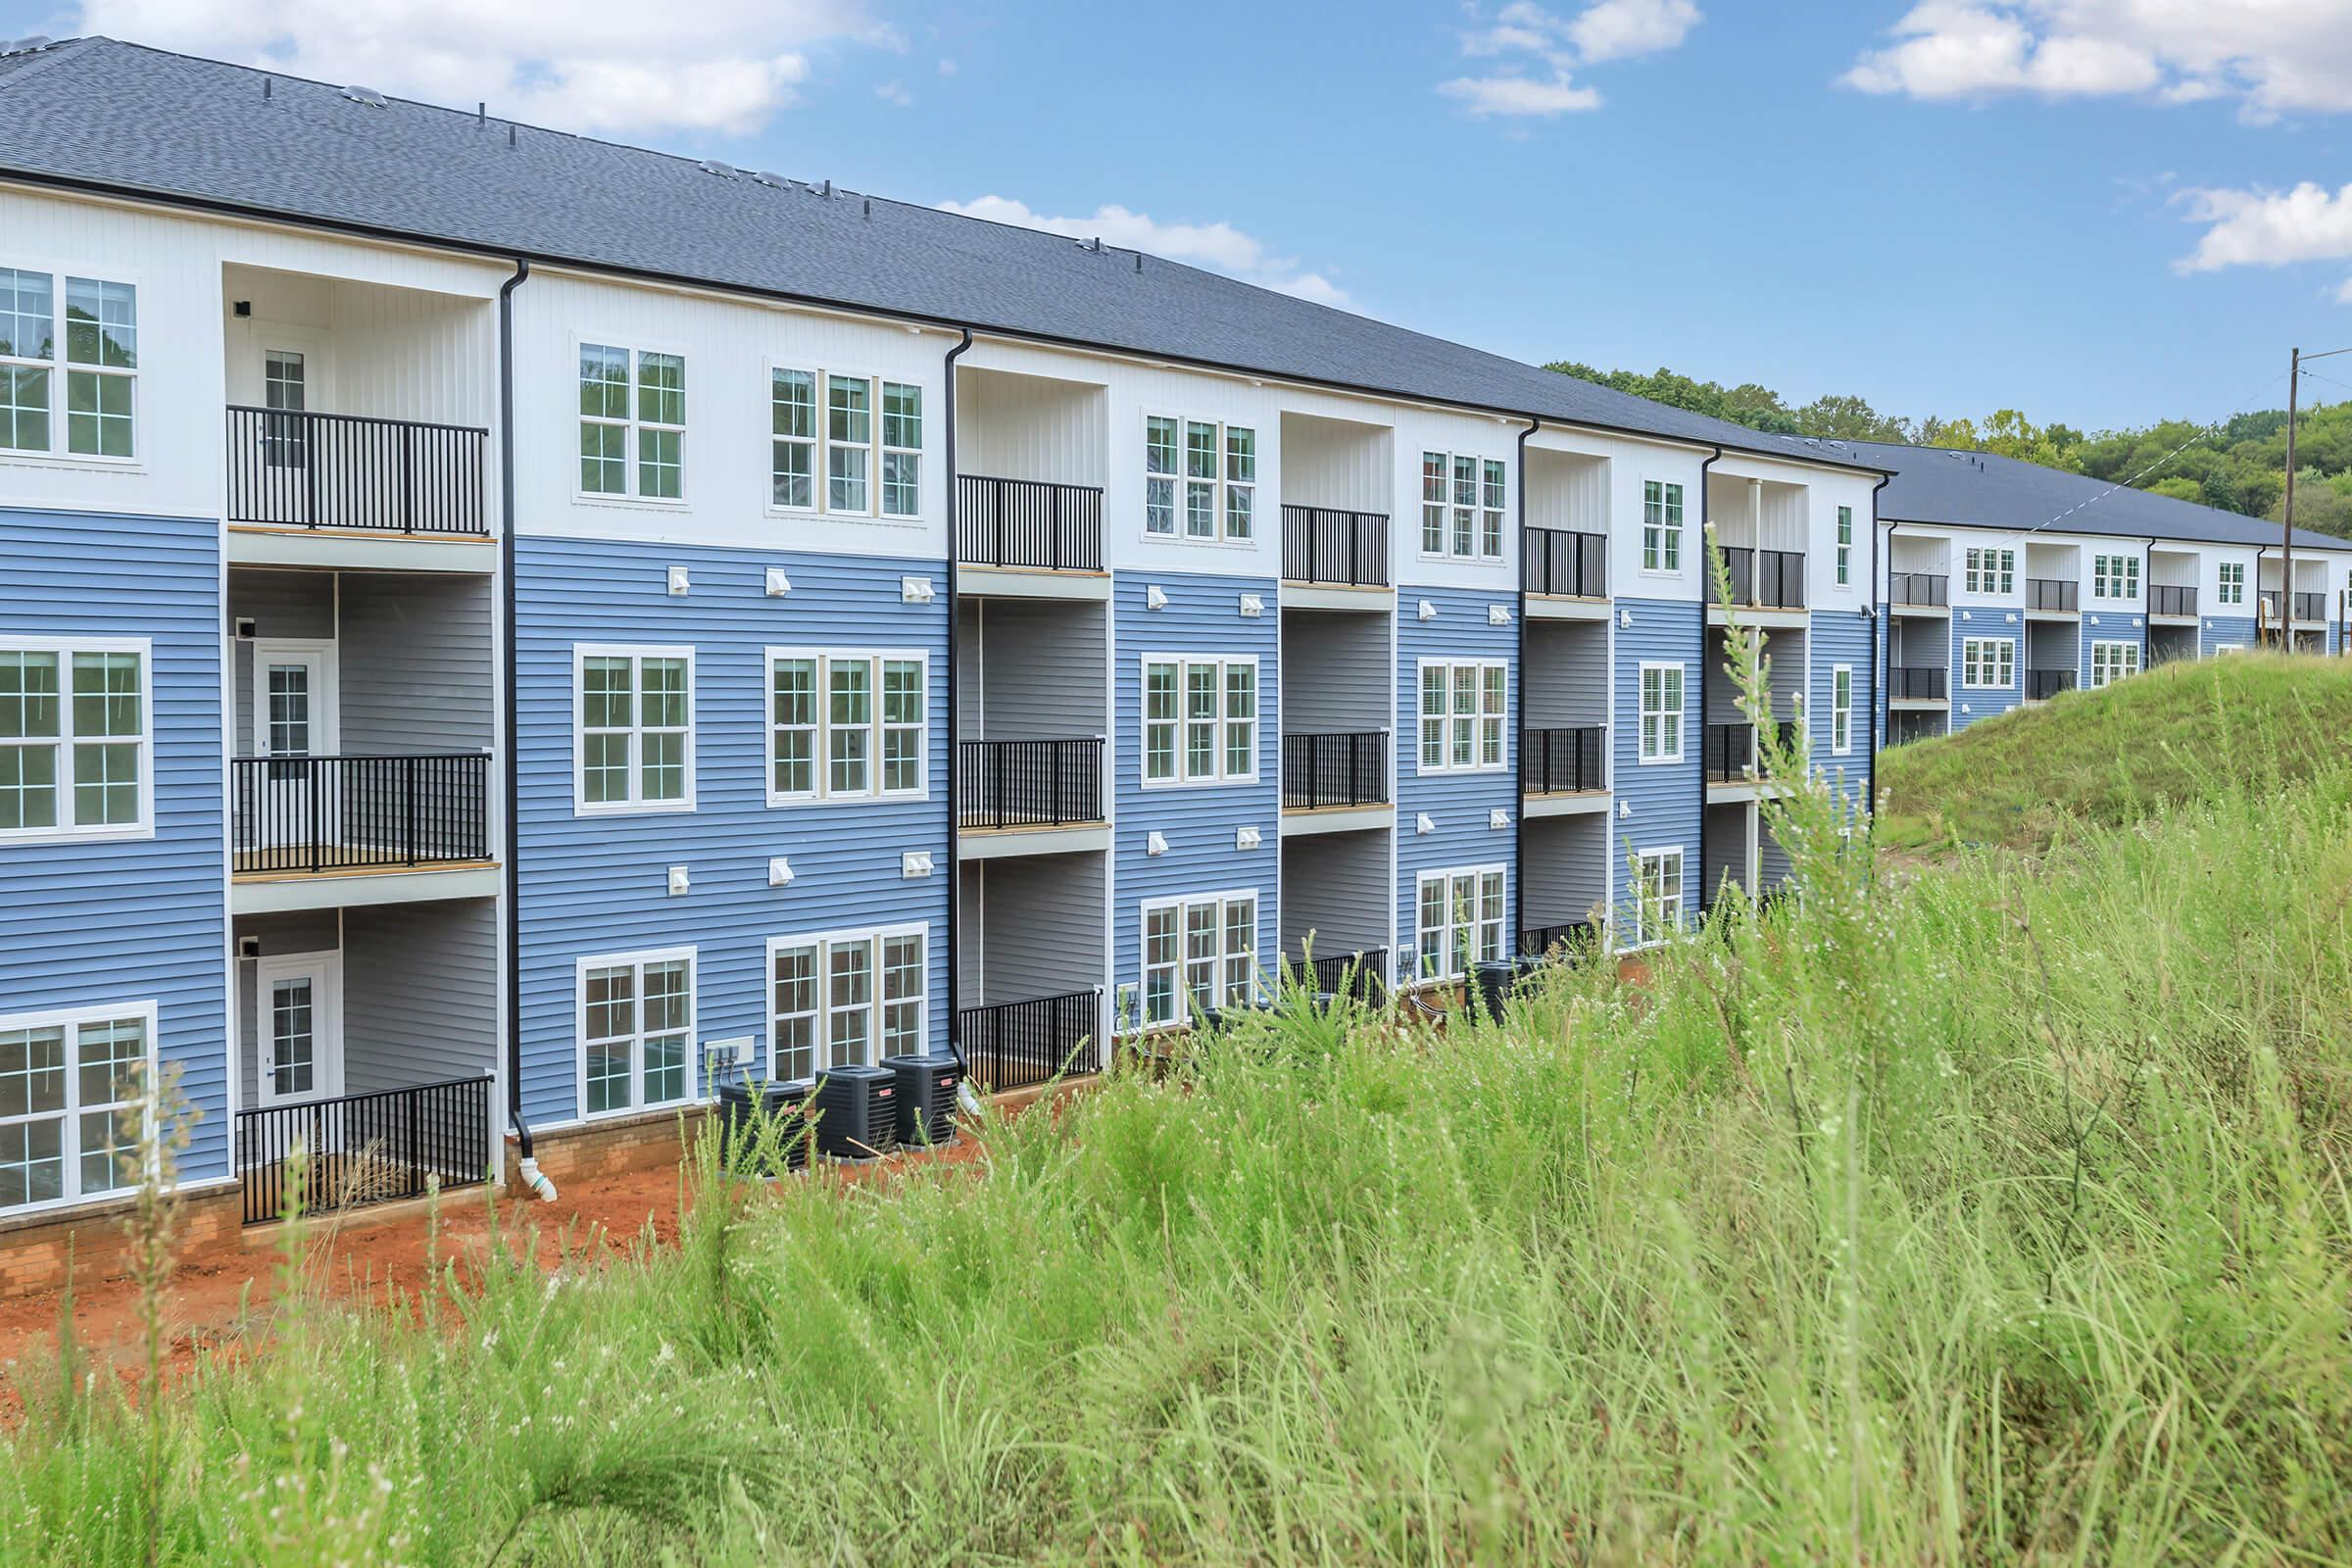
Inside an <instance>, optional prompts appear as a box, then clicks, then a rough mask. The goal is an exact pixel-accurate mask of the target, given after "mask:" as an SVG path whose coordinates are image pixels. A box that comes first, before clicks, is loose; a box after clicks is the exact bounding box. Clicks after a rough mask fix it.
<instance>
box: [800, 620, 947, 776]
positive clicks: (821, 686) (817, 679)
mask: <svg viewBox="0 0 2352 1568" xmlns="http://www.w3.org/2000/svg"><path fill="white" fill-rule="evenodd" d="M929 687H930V661H929V658H928V656H927V655H925V654H923V653H921V652H920V651H908V652H898V653H891V652H885V653H873V652H869V651H866V650H862V649H859V650H834V651H824V650H818V649H798V648H771V649H769V650H768V651H767V727H768V734H769V747H768V776H767V798H768V804H770V805H771V806H772V805H781V804H782V803H784V802H787V801H805V800H817V799H825V800H845V799H858V798H863V797H870V796H881V797H886V798H893V799H895V798H902V797H919V796H921V795H922V794H924V793H925V790H926V788H927V783H926V780H927V776H928V774H927V767H926V763H927V761H928V759H929V753H930V739H929V725H928V723H927V722H926V720H925V717H924V715H925V712H926V711H927V705H928V693H929Z"/></svg>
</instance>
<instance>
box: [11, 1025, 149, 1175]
mask: <svg viewBox="0 0 2352 1568" xmlns="http://www.w3.org/2000/svg"><path fill="white" fill-rule="evenodd" d="M155 1013H156V1005H155V1004H154V1003H152V1002H131V1003H124V1004H123V1005H119V1006H108V1007H76V1008H72V1009H67V1010H60V1011H50V1012H28V1013H17V1014H15V1015H13V1016H8V1017H0V1211H5V1210H8V1209H18V1208H37V1207H43V1206H47V1205H51V1204H58V1203H71V1202H75V1201H79V1200H82V1199H85V1198H95V1197H97V1196H99V1195H100V1194H102V1193H112V1192H120V1191H121V1190H122V1189H123V1188H125V1187H129V1186H132V1185H134V1184H135V1183H136V1181H137V1179H138V1173H137V1172H136V1171H135V1170H133V1169H131V1168H130V1167H129V1164H128V1161H129V1160H131V1159H132V1158H134V1157H135V1154H134V1151H135V1149H136V1147H137V1141H138V1134H139V1131H140V1128H139V1120H140V1117H141V1115H142V1114H143V1112H142V1107H141V1102H140V1100H139V1098H138V1096H139V1084H138V1075H139V1074H140V1073H141V1072H142V1071H144V1072H147V1073H148V1074H150V1075H152V1073H153V1070H154V1066H155V1059H156V1044H155V1042H156V1032H155ZM151 1081H152V1078H151Z"/></svg>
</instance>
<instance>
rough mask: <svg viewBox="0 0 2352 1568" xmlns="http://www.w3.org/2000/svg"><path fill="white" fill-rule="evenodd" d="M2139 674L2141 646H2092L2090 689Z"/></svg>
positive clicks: (2104, 643)
mask: <svg viewBox="0 0 2352 1568" xmlns="http://www.w3.org/2000/svg"><path fill="white" fill-rule="evenodd" d="M2138 673H2139V644H2137V643H2135V642H2094V643H2092V644H2091V645H2090V689H2091V690H2092V691H2097V690H2098V689H2099V688H2100V687H2102V686H2105V685H2108V684H2109V683H2110V682H2113V681H2119V680H2122V679H2123V678H2124V677H2125V676H2127V675H2136V674H2138Z"/></svg>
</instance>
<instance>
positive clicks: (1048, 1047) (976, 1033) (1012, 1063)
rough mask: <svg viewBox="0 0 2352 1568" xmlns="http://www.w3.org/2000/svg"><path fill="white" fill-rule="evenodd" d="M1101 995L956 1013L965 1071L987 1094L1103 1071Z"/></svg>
mask: <svg viewBox="0 0 2352 1568" xmlns="http://www.w3.org/2000/svg"><path fill="white" fill-rule="evenodd" d="M1102 1014H1103V993H1102V992H1101V991H1100V990H1086V991H1071V992H1067V993H1064V994H1063V995H1061V996H1057V997H1033V998H1030V999H1027V1000H1025V1001H1021V1002H997V1003H990V1004H988V1005H984V1006H977V1007H963V1008H960V1009H958V1011H957V1013H956V1038H957V1040H958V1042H959V1043H960V1049H961V1051H962V1054H963V1067H964V1071H965V1072H967V1073H969V1074H970V1075H971V1079H972V1082H973V1084H974V1085H975V1086H976V1087H978V1088H979V1089H980V1090H981V1092H983V1093H985V1094H998V1095H1001V1094H1004V1093H1005V1092H1006V1091H1008V1090H1013V1089H1033V1088H1035V1087H1037V1086H1038V1085H1039V1084H1045V1083H1051V1082H1053V1081H1054V1079H1056V1078H1062V1077H1068V1076H1072V1075H1074V1074H1081V1073H1096V1072H1101V1071H1102V1070H1103V1049H1102V1040H1101V1034H1100V1024H1101V1020H1102Z"/></svg>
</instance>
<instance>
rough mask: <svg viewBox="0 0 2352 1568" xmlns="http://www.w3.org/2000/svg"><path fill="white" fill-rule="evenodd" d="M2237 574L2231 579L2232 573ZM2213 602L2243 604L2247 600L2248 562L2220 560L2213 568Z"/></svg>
mask: <svg viewBox="0 0 2352 1568" xmlns="http://www.w3.org/2000/svg"><path fill="white" fill-rule="evenodd" d="M2232 571H2234V572H2236V573H2237V576H2236V578H2235V579H2234V580H2232V579H2231V577H2230V575H2229V574H2230V573H2231V572H2232ZM2213 602H2214V603H2215V604H2216V605H2243V604H2244V603H2245V602H2246V564H2245V563H2244V562H2242V561H2219V562H2216V563H2214V568H2213Z"/></svg>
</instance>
